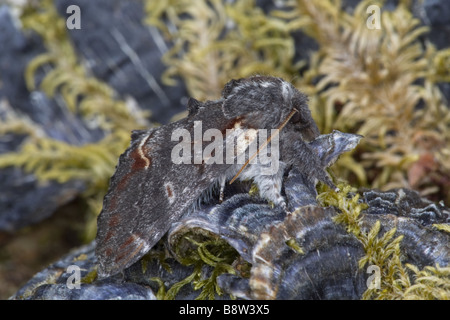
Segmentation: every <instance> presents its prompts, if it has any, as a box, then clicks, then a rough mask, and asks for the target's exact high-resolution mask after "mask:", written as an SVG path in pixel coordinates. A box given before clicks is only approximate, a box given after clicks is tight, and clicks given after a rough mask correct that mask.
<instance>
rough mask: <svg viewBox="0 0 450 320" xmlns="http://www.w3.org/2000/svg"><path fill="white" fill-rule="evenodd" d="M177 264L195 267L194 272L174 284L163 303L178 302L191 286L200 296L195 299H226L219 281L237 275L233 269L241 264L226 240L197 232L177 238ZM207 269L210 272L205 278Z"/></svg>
mask: <svg viewBox="0 0 450 320" xmlns="http://www.w3.org/2000/svg"><path fill="white" fill-rule="evenodd" d="M175 254H176V258H177V260H178V261H179V262H180V263H181V264H182V265H185V266H193V268H194V269H193V272H192V273H191V274H190V275H189V276H188V277H186V278H185V279H183V280H181V281H180V282H177V283H176V284H174V285H173V286H172V287H171V288H170V289H169V290H167V292H166V294H165V295H164V297H163V298H164V299H166V300H171V299H175V297H176V295H177V294H178V292H179V291H180V290H181V288H182V287H183V286H185V285H187V284H191V285H192V288H193V289H194V290H200V289H201V292H200V294H199V295H198V297H197V298H196V299H198V300H204V299H210V300H211V299H214V298H215V297H216V295H223V292H222V289H221V288H220V287H219V286H218V284H217V277H218V276H219V275H221V274H223V273H230V274H236V273H237V271H236V269H235V267H234V266H233V265H234V263H235V261H237V260H239V254H238V253H237V251H236V250H234V249H233V248H232V247H231V246H230V245H229V244H228V243H227V242H226V241H225V240H222V239H220V238H219V237H218V236H216V235H213V234H209V233H205V232H203V231H202V232H200V233H196V232H195V231H190V232H187V233H186V234H183V235H182V236H181V237H179V238H178V240H177V243H176V244H175ZM205 268H207V269H208V270H210V271H209V272H208V273H207V274H208V275H207V276H205V271H206V269H205Z"/></svg>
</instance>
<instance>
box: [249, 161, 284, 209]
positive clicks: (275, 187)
mask: <svg viewBox="0 0 450 320" xmlns="http://www.w3.org/2000/svg"><path fill="white" fill-rule="evenodd" d="M253 167H255V166H253ZM283 173H284V164H283V163H281V162H280V167H279V168H278V171H277V172H276V173H275V174H273V175H264V174H257V175H254V176H253V181H254V182H255V183H256V185H257V186H258V189H259V195H260V196H261V197H263V198H265V199H267V200H269V201H271V202H273V203H274V204H275V205H278V206H280V207H282V208H283V210H285V211H286V212H288V210H287V205H286V200H285V199H284V197H283V196H282V194H281V188H282V183H283Z"/></svg>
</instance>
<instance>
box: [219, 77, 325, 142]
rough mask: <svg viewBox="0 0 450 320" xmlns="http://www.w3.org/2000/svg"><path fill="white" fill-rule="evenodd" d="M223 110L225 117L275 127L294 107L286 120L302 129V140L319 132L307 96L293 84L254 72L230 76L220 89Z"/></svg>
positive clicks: (258, 125)
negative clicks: (289, 118) (290, 116)
mask: <svg viewBox="0 0 450 320" xmlns="http://www.w3.org/2000/svg"><path fill="white" fill-rule="evenodd" d="M222 96H223V98H224V102H223V106H222V108H223V112H224V115H225V116H226V117H227V118H230V119H232V118H236V117H240V118H241V119H243V121H245V122H246V123H247V125H249V126H251V127H253V128H258V129H276V128H278V127H279V126H280V125H281V124H282V123H283V122H284V121H286V119H287V117H288V116H289V115H290V114H291V112H292V111H293V110H294V109H295V110H296V111H297V112H295V114H294V115H293V116H292V118H291V120H290V121H289V123H291V124H293V125H294V128H295V130H298V131H300V132H301V134H302V137H303V138H304V140H305V141H311V140H314V139H315V138H316V137H317V136H318V135H319V130H318V128H317V125H316V123H315V122H314V120H313V119H312V117H311V112H310V110H309V108H308V104H307V100H308V99H307V97H306V96H305V95H304V94H303V93H301V92H300V91H298V90H297V89H296V88H295V87H294V86H293V85H292V84H290V83H289V82H287V81H284V80H283V79H281V78H277V77H268V76H254V77H250V78H244V79H238V80H231V81H229V82H228V83H227V84H226V85H225V87H224V89H223V91H222Z"/></svg>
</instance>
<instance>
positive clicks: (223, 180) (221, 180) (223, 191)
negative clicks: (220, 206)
mask: <svg viewBox="0 0 450 320" xmlns="http://www.w3.org/2000/svg"><path fill="white" fill-rule="evenodd" d="M219 183H220V195H219V203H222V202H223V198H224V193H225V183H226V175H224V176H222V177H220V179H219Z"/></svg>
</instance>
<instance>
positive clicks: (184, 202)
mask: <svg viewBox="0 0 450 320" xmlns="http://www.w3.org/2000/svg"><path fill="white" fill-rule="evenodd" d="M206 108H208V112H205V110H206ZM194 111H195V114H194V115H191V116H190V117H188V118H186V119H182V120H180V121H178V122H174V123H171V124H168V125H165V126H162V127H160V128H157V129H152V130H149V131H136V132H134V133H133V135H132V141H131V145H130V147H129V148H128V149H127V150H126V151H125V152H124V153H123V154H122V155H121V156H120V159H119V163H118V165H117V169H116V172H115V174H114V176H113V177H112V178H111V181H110V186H109V190H108V193H107V194H106V196H105V198H104V203H103V210H102V212H101V213H100V215H99V217H98V230H97V238H96V241H97V248H96V255H97V258H98V261H99V269H98V275H99V277H107V276H110V275H113V274H116V273H118V272H120V271H122V270H123V269H125V268H127V267H128V266H130V265H132V264H133V263H134V262H136V261H137V260H138V259H140V258H141V257H142V256H143V255H144V254H145V253H147V252H148V251H149V250H150V249H151V248H152V247H153V246H154V245H155V244H156V242H158V241H159V240H160V239H161V237H162V236H163V235H164V234H165V233H166V232H167V230H168V229H169V228H170V226H171V225H172V223H173V222H176V221H178V220H179V219H180V218H181V216H182V215H183V214H184V213H185V212H186V211H187V209H188V208H189V207H190V206H192V205H193V204H194V202H196V201H197V200H198V199H199V197H200V196H201V195H202V193H203V192H204V191H205V190H208V189H210V188H211V186H212V185H213V184H214V183H215V182H216V181H217V178H218V177H219V176H220V175H221V174H222V172H224V171H225V170H226V169H227V168H228V167H229V165H227V164H211V165H205V164H204V163H201V164H194V162H193V160H192V162H191V164H183V163H181V164H176V163H173V162H172V160H171V153H172V150H173V148H174V147H175V146H176V145H177V144H179V141H171V137H172V133H173V132H174V131H175V130H176V129H178V128H182V129H186V130H187V131H189V134H190V135H191V137H192V141H191V142H192V144H193V143H194V139H195V137H194V122H195V121H201V122H202V123H203V124H205V126H204V128H203V129H202V133H203V132H204V131H205V130H207V129H208V128H222V129H223V128H225V127H227V126H230V125H231V124H230V123H228V122H230V120H226V119H224V117H223V114H222V111H221V104H220V103H209V104H207V106H206V107H205V105H201V107H198V108H197V109H196V110H194ZM206 116H207V117H208V119H204V118H205V117H206ZM203 120H205V121H203ZM206 124H207V126H206ZM223 131H224V132H225V130H223ZM197 138H198V137H197ZM197 142H198V141H197ZM200 142H201V141H200ZM193 156H194V154H193V153H192V157H193Z"/></svg>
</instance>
